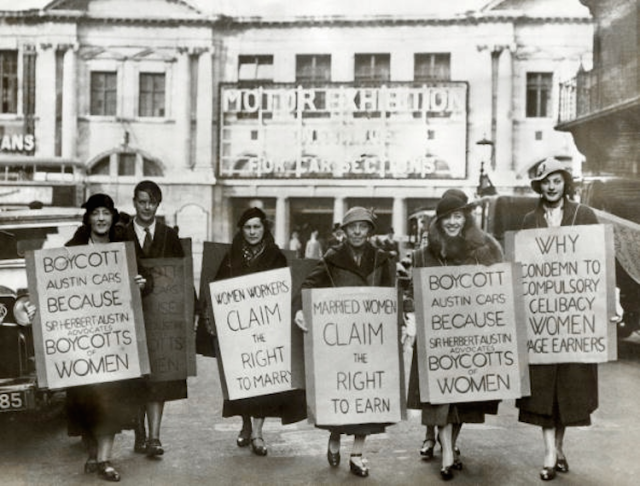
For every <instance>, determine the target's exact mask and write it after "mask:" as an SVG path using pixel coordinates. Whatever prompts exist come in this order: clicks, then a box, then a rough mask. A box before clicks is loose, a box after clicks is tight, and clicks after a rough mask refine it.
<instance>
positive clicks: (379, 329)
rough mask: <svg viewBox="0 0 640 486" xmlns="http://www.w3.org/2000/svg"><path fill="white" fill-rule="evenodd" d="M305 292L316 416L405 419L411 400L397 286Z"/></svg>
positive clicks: (330, 421) (310, 393)
mask: <svg viewBox="0 0 640 486" xmlns="http://www.w3.org/2000/svg"><path fill="white" fill-rule="evenodd" d="M302 298H303V312H304V316H305V322H306V323H307V327H308V328H309V332H308V333H307V334H306V335H305V371H306V381H307V405H308V407H309V411H310V420H312V421H313V422H314V423H315V424H316V425H328V426H330V425H348V424H362V423H394V422H399V421H400V420H401V419H402V416H403V414H404V406H405V401H404V387H403V385H404V379H403V375H402V370H401V359H400V356H401V351H400V349H401V347H400V339H399V326H398V297H397V291H396V289H395V288H389V287H340V288H326V289H305V290H303V291H302Z"/></svg>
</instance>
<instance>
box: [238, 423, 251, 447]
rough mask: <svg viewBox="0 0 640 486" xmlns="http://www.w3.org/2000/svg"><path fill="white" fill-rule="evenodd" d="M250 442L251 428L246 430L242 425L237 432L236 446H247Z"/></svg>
mask: <svg viewBox="0 0 640 486" xmlns="http://www.w3.org/2000/svg"><path fill="white" fill-rule="evenodd" d="M250 443H251V428H249V429H248V430H247V429H245V428H244V427H243V428H242V430H241V431H240V433H239V434H238V438H237V439H236V444H237V445H238V447H247V446H248V445H249V444H250Z"/></svg>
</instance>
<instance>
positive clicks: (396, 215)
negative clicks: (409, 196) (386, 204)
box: [391, 197, 407, 239]
mask: <svg viewBox="0 0 640 486" xmlns="http://www.w3.org/2000/svg"><path fill="white" fill-rule="evenodd" d="M392 211H393V212H392V214H391V226H393V230H394V231H395V234H396V239H397V238H398V237H399V236H400V237H401V236H405V235H406V234H407V205H406V203H405V200H404V198H402V197H394V198H393V210H392Z"/></svg>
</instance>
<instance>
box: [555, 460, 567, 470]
mask: <svg viewBox="0 0 640 486" xmlns="http://www.w3.org/2000/svg"><path fill="white" fill-rule="evenodd" d="M555 469H556V471H558V472H561V473H568V472H569V463H568V462H567V460H566V459H558V460H557V461H556V467H555Z"/></svg>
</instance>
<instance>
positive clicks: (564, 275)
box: [506, 224, 617, 364]
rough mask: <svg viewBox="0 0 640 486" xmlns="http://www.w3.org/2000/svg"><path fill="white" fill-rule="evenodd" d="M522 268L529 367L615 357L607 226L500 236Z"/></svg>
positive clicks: (610, 240) (610, 243)
mask: <svg viewBox="0 0 640 486" xmlns="http://www.w3.org/2000/svg"><path fill="white" fill-rule="evenodd" d="M506 249H507V254H508V255H509V259H511V260H512V261H517V262H519V263H521V264H522V291H523V295H524V309H525V316H526V322H527V335H528V340H527V347H528V350H529V362H530V363H532V364H545V363H567V362H581V363H602V362H605V361H609V360H615V359H616V356H617V339H616V326H615V325H613V324H611V323H610V322H609V318H610V317H611V316H613V315H615V260H614V247H613V231H612V229H611V227H610V226H609V225H600V224H597V225H581V226H561V227H558V228H540V229H528V230H521V231H518V232H512V231H511V232H508V233H507V234H506Z"/></svg>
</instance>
